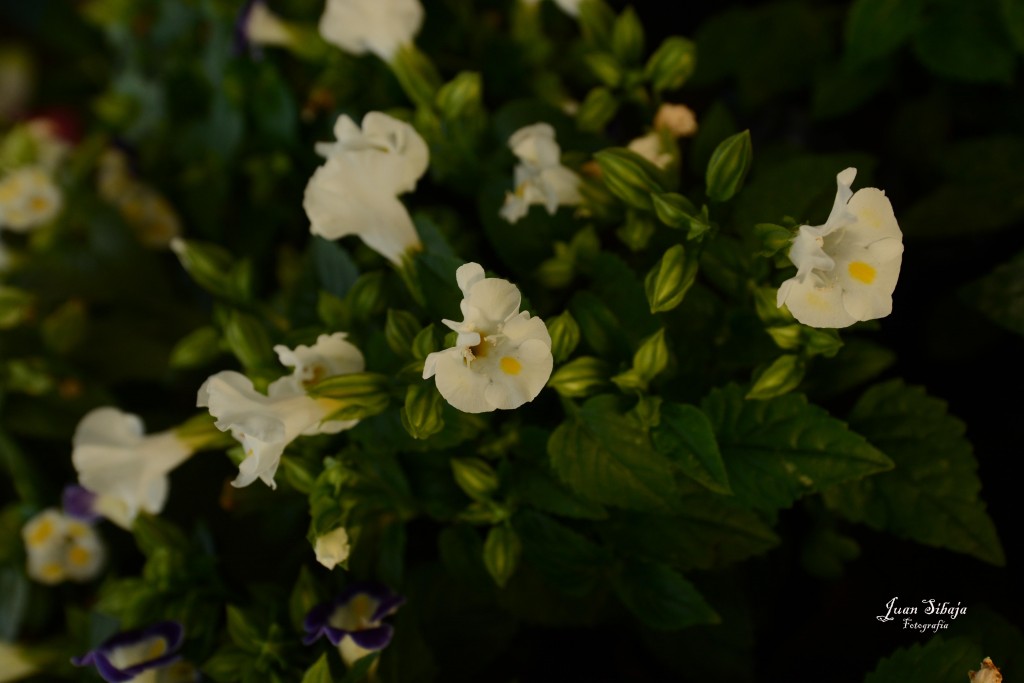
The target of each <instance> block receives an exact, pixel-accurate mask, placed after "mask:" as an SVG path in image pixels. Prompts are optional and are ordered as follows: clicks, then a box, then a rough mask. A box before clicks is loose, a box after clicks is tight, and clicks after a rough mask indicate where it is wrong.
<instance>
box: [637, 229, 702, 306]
mask: <svg viewBox="0 0 1024 683" xmlns="http://www.w3.org/2000/svg"><path fill="white" fill-rule="evenodd" d="M696 279H697V259H696V257H695V256H690V255H689V254H688V253H687V251H686V249H685V248H684V247H683V245H681V244H677V245H675V246H674V247H670V248H669V249H668V250H667V251H666V252H665V254H664V255H663V256H662V257H661V260H660V261H658V262H657V263H656V264H655V265H654V267H653V268H651V270H650V272H649V273H647V277H646V278H644V290H645V291H646V293H647V303H648V304H650V306H651V313H664V312H665V311H671V310H672V309H673V308H675V307H676V306H678V305H679V304H681V303H682V302H683V297H685V296H686V292H688V291H689V289H690V287H692V286H693V282H694V280H696Z"/></svg>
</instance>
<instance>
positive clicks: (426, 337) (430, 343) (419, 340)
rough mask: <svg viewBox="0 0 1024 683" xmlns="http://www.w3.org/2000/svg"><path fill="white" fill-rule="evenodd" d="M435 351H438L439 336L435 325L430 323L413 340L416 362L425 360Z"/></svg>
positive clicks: (413, 354) (413, 353) (413, 352)
mask: <svg viewBox="0 0 1024 683" xmlns="http://www.w3.org/2000/svg"><path fill="white" fill-rule="evenodd" d="M434 351H437V335H436V333H435V331H434V323H430V324H429V325H427V326H426V327H424V328H423V329H422V330H420V331H419V332H418V333H417V334H416V336H415V337H414V338H413V340H412V356H413V358H415V359H416V360H423V359H425V358H426V357H427V356H429V355H430V354H432V353H433V352H434Z"/></svg>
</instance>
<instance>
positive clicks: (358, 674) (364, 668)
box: [303, 652, 380, 683]
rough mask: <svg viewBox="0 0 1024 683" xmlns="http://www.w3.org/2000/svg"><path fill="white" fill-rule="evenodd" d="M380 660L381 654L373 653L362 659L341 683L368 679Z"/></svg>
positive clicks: (354, 682) (352, 682) (355, 682)
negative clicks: (371, 670)
mask: <svg viewBox="0 0 1024 683" xmlns="http://www.w3.org/2000/svg"><path fill="white" fill-rule="evenodd" d="M378 659H380V652H371V653H370V654H368V655H364V656H362V657H360V658H359V659H357V660H356V661H355V663H354V664H352V667H351V668H350V669H349V670H348V672H347V673H346V674H345V677H344V678H343V679H341V683H360V681H363V680H366V677H367V676H369V674H370V669H371V668H372V667H373V663H374V662H376V661H377V660H378ZM303 683H305V681H303Z"/></svg>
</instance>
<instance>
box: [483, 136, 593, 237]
mask: <svg viewBox="0 0 1024 683" xmlns="http://www.w3.org/2000/svg"><path fill="white" fill-rule="evenodd" d="M508 146H509V147H510V148H511V149H512V153H513V154H515V155H516V157H517V158H518V159H519V162H520V163H519V164H518V165H516V168H515V191H513V192H509V193H507V194H506V195H505V204H504V206H502V207H501V212H500V213H501V217H502V218H504V219H505V220H507V221H508V222H509V223H515V222H517V221H518V220H519V219H520V218H522V217H523V216H525V215H526V213H527V212H528V211H529V210H530V206H531V205H533V204H541V205H543V206H544V208H545V209H547V212H548V213H549V214H551V215H554V213H555V212H556V211H558V207H559V206H575V205H576V204H579V203H580V201H581V200H582V198H581V197H580V190H579V186H580V177H579V176H578V175H576V173H575V172H573V171H572V170H570V169H568V168H566V167H565V166H562V149H561V147H559V146H558V142H556V141H555V129H554V128H552V127H551V126H550V125H549V124H547V123H536V124H534V125H532V126H527V127H525V128H520V129H519V130H517V131H516V132H515V133H513V134H512V137H510V138H509V139H508Z"/></svg>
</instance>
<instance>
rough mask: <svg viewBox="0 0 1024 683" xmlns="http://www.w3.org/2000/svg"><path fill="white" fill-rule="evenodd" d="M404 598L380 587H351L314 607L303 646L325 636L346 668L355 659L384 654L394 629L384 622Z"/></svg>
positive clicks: (307, 618) (373, 585)
mask: <svg viewBox="0 0 1024 683" xmlns="http://www.w3.org/2000/svg"><path fill="white" fill-rule="evenodd" d="M404 603H405V598H403V597H402V596H400V595H398V594H396V593H394V592H393V591H392V590H391V589H390V588H387V587H386V586H382V585H380V584H372V583H354V584H352V585H350V586H348V587H346V588H345V590H343V591H342V592H341V593H340V594H339V595H338V597H336V598H335V599H334V600H332V601H330V602H325V603H321V604H319V605H317V606H316V607H314V608H313V609H311V610H310V611H309V614H307V615H306V621H305V623H304V627H305V629H306V637H305V638H303V641H302V642H303V643H305V644H306V645H310V644H312V643H314V642H316V641H317V640H318V639H319V638H320V636H324V637H326V638H327V640H329V641H331V644H332V645H335V646H337V648H338V649H339V651H340V652H341V658H342V659H344V660H345V663H346V664H348V665H349V666H351V665H352V663H353V662H355V661H356V660H357V659H361V658H362V657H365V656H366V655H368V654H370V653H372V652H377V651H379V650H383V649H384V648H385V647H387V646H388V644H389V643H390V642H391V637H392V635H393V634H394V628H393V627H392V626H391V625H390V624H385V623H383V619H384V618H385V617H387V616H390V615H392V614H394V613H395V612H397V611H398V608H399V607H401V606H402V604H404Z"/></svg>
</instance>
